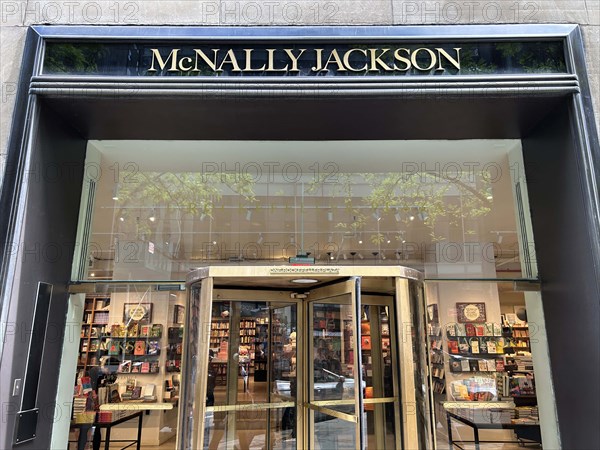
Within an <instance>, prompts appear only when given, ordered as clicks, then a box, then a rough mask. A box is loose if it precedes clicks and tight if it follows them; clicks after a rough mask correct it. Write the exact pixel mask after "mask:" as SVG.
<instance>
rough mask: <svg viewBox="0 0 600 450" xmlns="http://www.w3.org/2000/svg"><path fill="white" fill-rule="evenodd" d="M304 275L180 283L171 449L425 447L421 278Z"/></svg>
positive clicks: (265, 272) (214, 269)
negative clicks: (178, 389)
mask: <svg viewBox="0 0 600 450" xmlns="http://www.w3.org/2000/svg"><path fill="white" fill-rule="evenodd" d="M282 269H287V270H282ZM311 269H312V268H311V267H283V268H282V267H256V266H253V267H224V266H220V267H219V266H211V267H209V268H205V269H199V270H197V271H195V272H193V273H192V275H191V276H190V277H189V278H188V288H189V289H188V305H187V308H186V311H187V321H186V324H187V326H186V327H185V330H186V331H185V336H184V361H185V364H184V367H183V374H182V393H181V397H180V398H181V405H180V410H179V414H180V416H179V427H178V443H177V447H178V448H207V449H236V448H249V449H252V448H256V449H262V448H267V449H305V448H309V449H397V448H415V447H423V448H428V447H430V445H428V444H429V443H430V442H431V441H430V438H431V426H430V418H429V411H430V408H429V395H428V392H427V391H426V390H427V388H426V386H427V385H428V382H427V379H426V378H427V364H426V359H425V342H424V336H423V333H422V330H423V326H422V319H423V306H422V305H421V299H422V297H421V296H420V295H415V294H416V293H417V292H418V290H420V287H421V282H420V280H419V277H418V275H419V274H418V272H416V271H414V270H411V269H405V268H403V267H390V266H388V267H380V268H377V267H357V266H355V267H340V268H337V267H327V268H326V269H327V270H325V271H323V269H324V268H323V267H319V268H318V269H319V271H320V272H321V273H320V274H319V273H318V271H317V270H314V271H311ZM323 272H325V273H326V275H323ZM398 324H405V325H404V326H402V327H400V326H398ZM409 324H410V326H408V325H409ZM421 341H423V342H421ZM421 349H423V350H421ZM417 383H418V384H417ZM415 386H424V389H425V391H424V392H423V393H417V392H416V391H415ZM421 394H423V395H421ZM406 405H410V407H408V408H407V406H406Z"/></svg>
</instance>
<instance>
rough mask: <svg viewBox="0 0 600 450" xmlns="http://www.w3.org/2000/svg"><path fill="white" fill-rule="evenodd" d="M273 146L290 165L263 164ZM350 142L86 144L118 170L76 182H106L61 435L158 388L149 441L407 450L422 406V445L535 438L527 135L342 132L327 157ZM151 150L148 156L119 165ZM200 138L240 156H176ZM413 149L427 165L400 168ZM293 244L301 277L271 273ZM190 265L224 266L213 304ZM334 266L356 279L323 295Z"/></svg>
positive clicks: (105, 436)
mask: <svg viewBox="0 0 600 450" xmlns="http://www.w3.org/2000/svg"><path fill="white" fill-rule="evenodd" d="M282 145H283V146H287V147H289V149H288V150H289V152H290V153H286V154H292V153H297V154H299V155H300V157H299V158H297V159H296V160H297V161H298V162H296V163H294V164H296V165H294V166H293V167H292V166H291V165H290V167H291V168H290V167H288V171H287V172H286V171H282V170H281V167H279V170H280V171H279V172H277V173H275V172H274V173H267V172H261V173H260V174H259V173H258V172H257V170H260V169H261V168H262V169H266V168H269V165H268V163H267V162H268V161H276V160H277V159H274V158H276V156H275V155H276V154H277V152H278V151H280V149H279V147H281V146H282ZM339 145H341V144H340V143H339V142H304V143H296V142H287V143H285V144H282V143H277V144H271V143H269V142H260V143H258V142H233V141H232V142H218V143H215V142H212V143H210V145H207V143H203V142H184V141H182V142H179V143H174V142H154V141H147V142H141V141H90V143H89V144H88V162H95V163H97V164H98V165H99V167H102V168H103V173H105V174H110V176H103V177H101V178H98V179H97V180H96V183H94V185H93V186H92V187H90V188H89V189H88V190H87V191H86V190H84V193H83V197H82V205H83V204H86V205H87V204H88V202H89V199H88V198H87V197H86V195H87V196H89V195H91V194H90V190H91V189H93V190H94V192H93V195H94V199H93V202H92V203H93V208H92V209H91V210H89V211H88V213H89V214H90V215H91V216H90V221H91V227H90V231H89V233H90V235H89V242H90V245H89V247H88V249H87V254H86V255H85V258H84V260H83V262H80V264H83V266H85V270H84V271H85V274H86V275H85V276H84V277H82V279H80V280H77V281H78V282H77V283H74V288H75V289H74V290H73V293H72V299H73V302H74V304H78V305H79V309H76V310H74V312H73V314H74V316H73V317H79V318H80V323H79V321H78V320H76V322H77V330H78V336H79V339H78V340H76V341H77V342H76V343H72V344H71V346H72V354H73V360H75V359H76V369H75V373H74V374H72V375H71V376H70V379H71V381H73V380H74V386H75V389H74V393H73V412H72V418H71V428H70V434H69V442H70V445H71V447H70V448H73V449H74V448H78V449H79V448H92V447H91V446H92V442H93V441H94V440H95V439H97V440H99V439H102V440H110V439H112V440H132V441H135V440H136V436H137V439H139V435H138V422H137V421H133V420H132V421H128V420H125V419H126V418H127V414H129V413H130V412H131V409H128V408H127V406H131V405H138V408H140V409H141V410H144V408H145V407H146V406H148V405H158V404H160V405H163V404H165V405H168V407H167V406H165V407H164V408H163V409H156V408H155V409H156V410H154V409H153V408H152V407H150V406H148V408H147V409H145V410H144V414H143V415H141V416H140V422H139V423H140V424H141V425H140V426H141V443H142V445H153V446H160V448H167V449H168V448H175V447H176V445H177V446H178V448H184V444H182V443H179V444H176V441H177V440H185V439H187V438H188V437H189V436H191V435H192V434H193V435H194V436H193V438H190V439H192V441H191V442H193V443H194V445H192V447H194V448H198V447H202V448H210V449H265V448H268V449H300V448H316V449H333V448H340V449H342V448H369V449H378V450H379V449H395V448H400V447H404V446H406V442H407V441H406V440H404V439H406V435H407V434H409V432H410V430H408V431H407V429H408V428H410V426H411V425H410V424H411V423H413V422H411V420H414V423H413V424H414V427H415V429H416V428H418V429H419V430H418V431H417V432H416V433H417V434H418V435H419V437H418V438H417V439H418V441H415V442H419V443H420V444H423V443H425V444H426V445H427V446H428V447H429V448H431V447H434V446H437V447H438V448H448V445H450V446H453V445H454V444H457V445H458V444H459V443H460V442H465V441H471V442H472V441H473V439H474V433H475V434H478V437H477V438H476V439H477V440H480V441H481V444H480V445H481V448H483V449H485V448H488V447H486V445H488V446H489V448H490V449H491V448H494V449H497V448H498V449H513V448H518V447H519V446H522V445H525V444H526V445H530V446H534V447H537V448H541V442H542V440H541V438H542V431H541V429H540V424H543V420H542V421H540V417H541V416H543V414H540V413H539V412H538V400H540V401H542V399H539V398H538V396H537V391H538V390H540V389H543V387H540V383H541V385H542V386H544V383H546V382H547V379H548V377H549V375H548V373H547V372H548V370H549V369H548V366H547V364H548V362H547V360H545V359H544V358H547V356H545V355H546V353H547V351H544V349H545V347H544V346H546V345H547V341H546V337H545V331H544V326H543V314H541V313H540V310H541V306H540V302H541V296H540V293H539V291H536V290H535V283H529V284H530V286H528V288H524V289H520V288H519V287H520V286H523V284H524V282H523V280H528V279H531V278H532V277H531V274H532V273H534V272H535V261H533V260H532V258H531V257H530V256H529V255H524V252H523V248H524V247H523V245H525V246H527V245H531V242H532V236H531V235H528V236H526V238H527V239H524V235H523V233H525V234H527V233H530V231H525V232H524V231H523V229H524V228H525V229H529V230H530V229H531V226H530V224H529V225H527V223H528V220H529V219H528V218H527V217H526V218H524V219H523V218H522V217H521V220H523V221H524V223H525V224H526V225H527V226H524V227H523V226H522V223H521V224H519V225H517V222H518V221H517V219H516V217H517V216H518V214H519V211H523V204H522V203H523V202H525V203H526V201H527V200H526V185H524V184H523V181H524V179H523V174H522V172H520V171H519V170H515V169H514V168H515V167H516V165H517V166H518V163H519V162H522V159H520V158H521V150H520V142H519V141H513V140H495V141H489V140H479V141H477V140H475V141H462V142H460V143H453V142H452V141H444V142H441V141H440V142H437V141H423V142H387V141H381V142H377V143H373V142H369V152H370V154H373V155H374V156H377V157H374V158H372V161H368V162H367V161H365V159H364V155H363V150H364V147H363V146H362V145H361V143H360V142H345V143H343V145H344V146H345V154H347V155H348V158H347V161H345V162H344V163H340V165H339V166H338V165H335V166H334V165H333V163H329V164H331V165H328V163H327V161H323V159H322V156H321V155H323V154H328V153H329V154H334V153H335V151H334V149H332V148H330V147H333V146H339ZM141 146H143V147H144V151H145V153H146V154H147V155H148V158H146V160H145V161H143V162H142V161H140V162H139V164H138V163H136V165H132V164H133V163H129V162H127V161H134V160H135V159H134V155H139V154H140V153H139V150H140V148H141ZM166 147H169V148H170V150H171V151H168V152H167V151H165V148H166ZM398 147H402V149H403V153H402V157H400V156H397V158H402V161H401V160H398V161H394V158H395V157H394V156H393V154H394V153H393V151H392V150H393V149H396V148H398ZM299 149H302V151H301V152H299ZM249 150H252V151H249ZM295 150H298V152H296V151H295ZM198 151H202V152H204V153H203V154H205V155H206V157H207V159H206V160H210V157H211V156H212V157H214V161H222V160H225V162H224V163H223V166H224V167H238V169H239V168H240V167H246V169H244V170H241V169H240V171H239V172H238V173H232V172H233V171H230V172H219V173H217V172H213V171H212V166H211V170H210V171H208V170H207V169H206V167H203V168H200V167H199V166H198V167H196V166H194V163H189V164H185V165H182V164H183V163H180V161H186V160H189V159H186V158H185V156H186V155H188V156H189V155H190V154H191V153H190V152H198ZM444 152H446V153H444ZM249 153H251V154H252V155H253V158H254V159H252V160H250V159H248V158H249V157H248V156H245V155H247V154H249ZM175 154H177V156H178V157H176V158H174V157H173V155H175ZM443 154H448V155H450V156H449V157H448V164H452V167H451V168H448V169H444V167H446V166H444V162H443V161H442V162H441V163H440V155H443ZM411 156H412V158H413V159H410V157H411ZM428 157H429V158H431V159H430V160H428V159H427V158H428ZM477 158H479V160H477ZM406 160H412V161H425V163H424V164H425V167H427V168H428V169H427V170H422V169H420V170H413V169H414V168H415V167H416V168H419V167H421V168H422V167H423V165H419V164H417V163H413V165H411V166H410V169H411V171H410V172H407V171H406V170H405V171H404V172H399V173H389V167H392V166H394V164H396V166H397V167H403V165H402V163H403V161H406ZM244 161H245V162H244ZM256 161H264V164H262V163H257V162H256ZM311 161H319V164H318V167H319V169H318V170H317V169H315V167H317V165H315V164H314V163H313V164H312V165H311V164H309V162H311ZM431 161H437V163H433V162H431ZM456 161H459V162H458V163H457V162H456ZM460 161H463V162H464V164H462V163H460ZM473 161H479V163H477V164H476V163H474V162H473ZM236 163H237V164H238V165H237V166H236ZM128 164H130V165H129V166H128ZM198 164H200V163H198ZM244 164H246V166H244ZM435 164H438V165H437V166H436V165H435ZM440 164H441V165H440ZM475 164H476V165H475ZM473 167H480V168H481V167H487V168H486V170H485V171H479V172H478V171H476V170H475V171H474V170H473ZM116 168H119V170H120V171H121V172H118V171H117V169H116ZM299 168H302V169H304V172H302V170H300V169H299ZM292 169H294V173H293V174H292V173H291V172H290V170H292ZM430 169H433V170H430ZM251 170H252V171H253V172H251ZM435 170H439V173H433V172H434V171H435ZM367 172H368V173H367ZM113 175H114V177H113ZM90 186H91V184H90ZM516 187H517V188H516ZM517 190H518V193H519V195H517V194H516V191H517ZM517 199H518V201H517ZM524 210H525V211H526V210H527V208H525V209H524ZM517 230H519V231H517ZM524 241H525V244H523V242H524ZM527 242H529V244H527ZM289 258H292V259H289ZM294 258H299V259H298V260H296V262H297V263H300V264H307V263H308V264H309V265H308V266H304V265H302V266H299V267H302V268H303V270H306V274H310V276H308V275H307V277H306V279H305V278H303V277H302V276H300V275H296V276H293V275H287V276H285V277H278V276H272V277H269V275H273V274H276V275H282V274H285V271H281V272H277V270H275V269H276V268H278V267H284V268H285V267H295V266H291V265H290V263H292V262H293V259H294ZM400 266H402V267H407V268H409V270H412V269H415V271H414V272H415V273H417V272H416V271H418V272H419V273H420V274H422V275H419V276H420V278H418V280H419V283H417V284H407V285H406V286H405V287H406V292H404V291H403V290H402V289H404V288H402V289H400V288H399V287H398V286H404V285H402V284H401V281H402V277H399V276H394V275H386V274H388V273H390V274H391V273H395V272H387V271H388V270H393V269H394V268H395V267H400ZM194 267H210V268H214V267H225V268H227V269H228V270H229V272H228V273H229V274H230V275H229V276H228V278H226V279H225V278H223V279H221V281H219V278H215V279H214V280H215V281H214V285H211V286H210V288H209V290H210V296H209V297H206V298H208V300H209V303H208V304H209V305H210V306H209V307H208V309H206V308H205V309H204V310H203V309H202V305H203V304H207V300H206V298H205V297H202V299H201V300H199V298H197V299H196V300H198V302H197V303H195V300H194V298H195V297H194V295H196V294H194V292H195V291H194V289H193V286H192V285H190V283H187V284H186V282H185V280H186V277H187V275H188V273H189V271H190V270H191V269H193V268H194ZM364 267H369V268H370V269H369V270H366V271H365V270H363V269H364ZM317 269H323V271H322V272H321V273H319V272H318V271H317ZM269 270H271V272H269ZM311 270H313V272H312V274H311ZM236 271H237V272H236ZM254 273H255V274H261V276H260V277H259V276H256V278H253V276H254V275H252V274H254ZM299 273H301V272H299ZM407 273H408V272H407ZM236 274H237V275H236ZM332 274H336V276H332ZM365 274H366V275H365ZM325 275H327V276H325ZM356 277H359V278H360V277H362V284H361V286H359V287H358V288H356V286H354V287H353V289H354V291H352V289H350V288H347V286H346V285H347V283H348V281H347V280H352V279H355V278H356ZM404 281H406V280H404ZM311 282H312V283H314V284H310V283H311ZM303 283H304V284H303ZM339 283H342V284H343V283H346V284H344V286H346V288H345V289H346V291H343V294H344V295H342V294H341V293H334V294H331V293H329V294H327V295H326V294H325V292H330V291H335V289H336V288H337V285H338V284H339ZM411 283H412V281H411ZM525 284H527V283H525ZM407 286H410V289H409V288H408V287H407ZM415 286H417V287H415ZM418 286H420V287H418ZM531 286H533V289H532V288H531ZM77 289H79V290H77ZM413 289H416V291H414V290H413ZM328 290H329V291H328ZM419 290H420V292H421V293H422V295H421V294H419V293H418V292H417V291H419ZM351 291H352V292H354V293H353V294H352V295H349V294H348V292H351ZM340 292H342V291H340ZM346 294H348V295H349V296H348V295H346ZM198 295H200V294H198ZM202 295H208V294H206V292H203V293H202ZM77 302H79V303H77ZM407 305H408V306H407ZM405 308H408V309H407V310H405ZM402 311H404V312H402ZM406 311H408V313H406ZM402 314H408V315H404V316H403V315H402ZM407 323H408V325H410V326H411V327H412V328H408V329H406V328H405V327H406V326H407ZM401 324H402V325H401ZM65 345H66V344H65ZM66 351H67V350H66V349H65V352H66ZM75 355H76V356H75ZM197 355H199V357H197ZM407 355H410V356H407ZM203 359H206V360H207V361H206V363H204V362H203ZM540 368H541V370H540ZM73 375H74V376H73ZM409 382H410V384H406V383H409ZM357 383H359V384H357ZM357 385H360V386H361V389H355V386H357ZM409 386H412V391H413V392H414V393H411V395H413V397H414V398H416V400H415V401H417V402H422V403H423V405H424V408H423V409H422V410H421V409H419V411H417V412H413V415H414V416H416V418H414V419H410V420H409V419H407V417H408V416H410V415H411V413H410V411H406V410H405V409H403V408H402V407H400V406H397V405H396V403H395V401H396V400H398V399H399V398H400V396H401V395H405V394H402V393H401V391H404V390H406V389H408V387H409ZM417 386H422V389H420V388H417ZM198 398H202V405H199V403H198V402H199V400H198ZM355 400H356V403H355ZM112 404H118V405H120V406H121V408H110V407H107V406H106V405H109V406H110V405H112ZM304 404H308V405H309V411H308V412H306V411H305V408H304V407H303V405H304ZM400 404H401V403H398V405H400ZM140 405H141V406H140ZM358 408H360V413H359V409H358ZM133 409H135V408H133ZM417 409H418V408H417ZM198 412H199V414H201V416H202V417H201V418H198V417H196V418H193V417H195V416H197V414H198ZM120 419H123V421H122V422H119V423H118V424H116V423H115V422H118V421H119V420H120ZM197 421H199V423H197ZM82 424H87V425H89V426H88V427H86V426H82ZM107 424H115V425H116V426H115V427H114V429H112V430H111V428H110V427H109V428H108V430H111V431H106V430H104V431H103V427H106V425H107ZM407 424H409V425H407ZM494 425H497V426H494ZM504 425H506V426H504ZM357 427H358V428H360V429H359V431H356V430H357ZM200 429H201V430H200ZM109 436H110V437H109ZM197 439H202V441H198V440H197ZM498 441H500V442H502V443H498ZM186 442H187V441H186ZM490 442H496V443H494V444H491V443H490ZM425 444H423V445H425ZM93 445H94V448H98V443H97V442H96V443H94V444H93ZM107 448H108V447H107ZM186 448H187V447H186Z"/></svg>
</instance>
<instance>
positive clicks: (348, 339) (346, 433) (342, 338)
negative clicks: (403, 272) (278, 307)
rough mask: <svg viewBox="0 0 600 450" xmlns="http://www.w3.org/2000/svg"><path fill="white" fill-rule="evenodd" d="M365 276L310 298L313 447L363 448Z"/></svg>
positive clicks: (310, 388)
mask: <svg viewBox="0 0 600 450" xmlns="http://www.w3.org/2000/svg"><path fill="white" fill-rule="evenodd" d="M359 292H360V279H359V278H353V279H352V280H350V281H348V282H342V283H338V284H335V285H331V286H327V287H325V288H321V289H316V290H315V291H312V292H311V294H310V297H309V302H308V316H307V321H306V324H307V327H306V331H307V334H306V336H307V341H308V342H307V345H308V361H307V365H308V380H307V381H308V385H307V387H308V392H307V399H308V402H307V407H308V412H307V414H308V422H309V426H308V433H309V444H310V448H315V449H358V448H362V436H363V432H362V424H363V421H362V414H359V413H358V412H360V411H362V398H363V392H362V391H363V387H364V385H363V382H362V374H361V370H360V368H361V361H360V359H361V356H360V353H359V352H357V349H358V348H359V345H358V342H359V341H360V328H359V327H358V325H357V307H358V305H359V302H360V298H359V295H358V293H359Z"/></svg>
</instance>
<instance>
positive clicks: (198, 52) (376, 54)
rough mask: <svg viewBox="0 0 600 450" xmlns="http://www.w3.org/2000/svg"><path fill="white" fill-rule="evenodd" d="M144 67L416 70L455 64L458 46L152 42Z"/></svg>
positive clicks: (155, 69) (456, 67)
mask: <svg viewBox="0 0 600 450" xmlns="http://www.w3.org/2000/svg"><path fill="white" fill-rule="evenodd" d="M151 52H152V62H151V64H150V67H149V68H148V72H151V73H152V72H162V71H165V70H166V71H168V72H202V71H204V70H208V71H210V72H225V71H227V72H232V73H235V72H300V64H301V63H302V65H303V67H305V68H308V67H309V66H310V68H309V69H308V70H309V71H310V72H329V71H330V70H335V71H336V72H347V71H350V72H380V71H383V72H406V71H409V70H411V69H413V68H414V69H416V70H417V71H420V72H429V71H431V70H434V71H442V72H444V71H446V69H454V70H456V71H459V70H460V47H455V48H452V49H450V50H445V49H444V48H441V47H433V48H428V47H419V48H415V49H410V48H406V47H399V48H395V49H392V48H379V47H375V48H357V47H354V48H350V49H345V50H338V49H337V48H334V49H331V50H325V49H323V48H313V49H308V48H296V49H294V48H282V49H276V48H266V49H261V50H256V49H254V48H244V49H241V51H240V49H233V48H229V49H220V48H213V49H211V50H210V51H208V52H207V51H205V50H203V49H201V48H194V49H193V54H191V55H190V53H189V51H187V52H186V51H182V49H180V48H174V49H172V50H170V51H168V52H161V50H160V49H158V48H152V49H151Z"/></svg>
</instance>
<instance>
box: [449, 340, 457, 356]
mask: <svg viewBox="0 0 600 450" xmlns="http://www.w3.org/2000/svg"><path fill="white" fill-rule="evenodd" d="M448 353H452V354H458V342H457V341H448Z"/></svg>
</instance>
